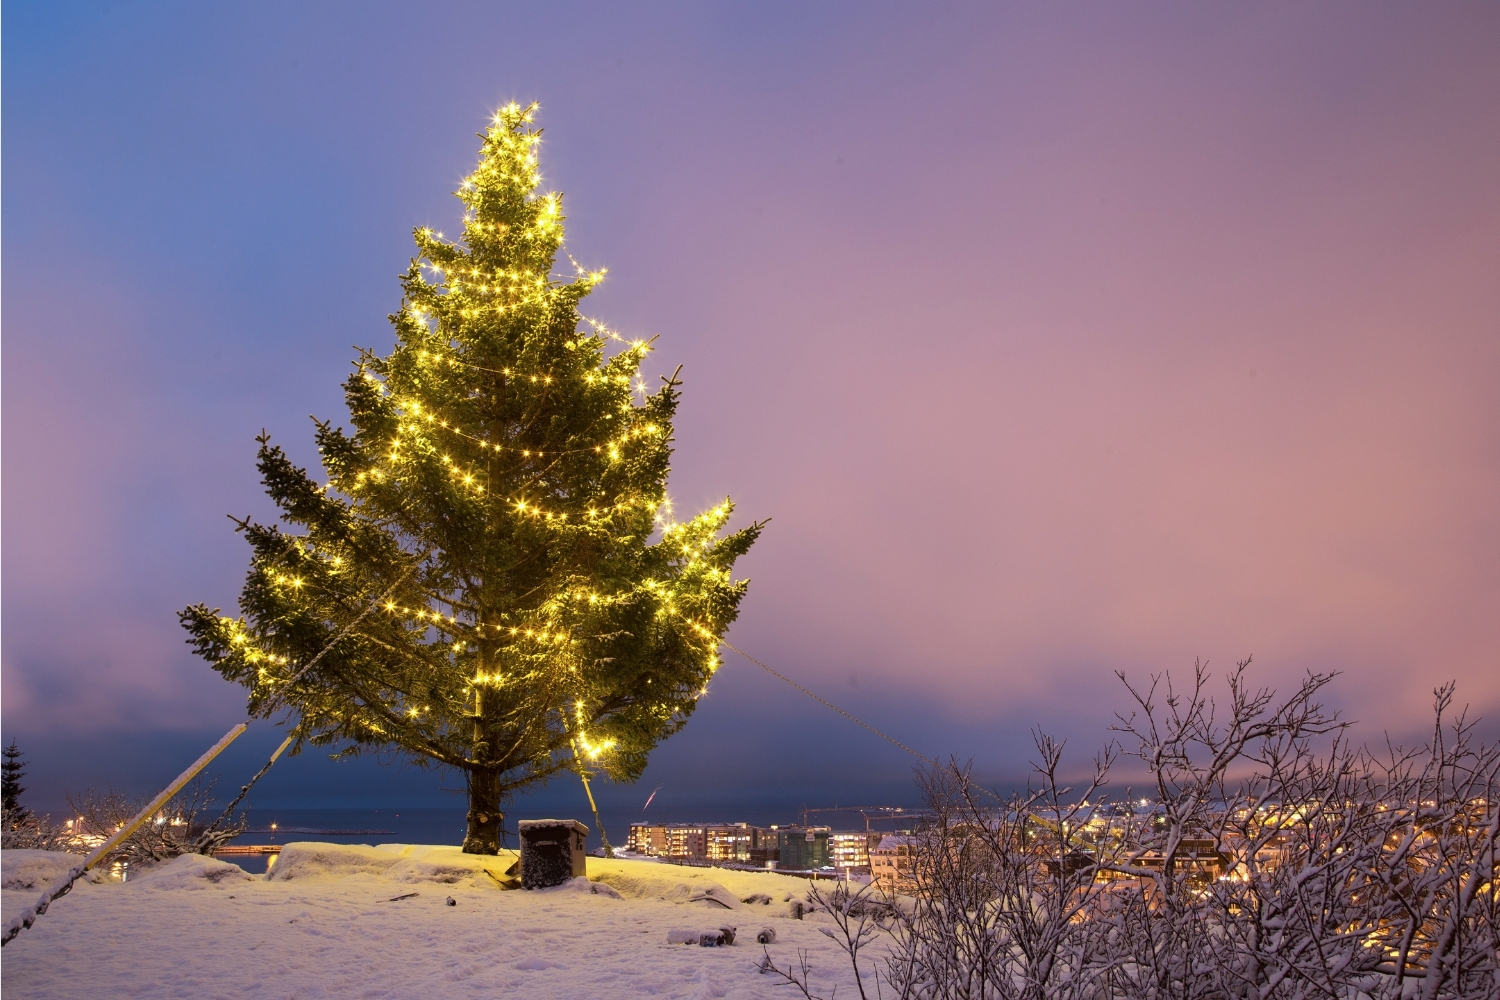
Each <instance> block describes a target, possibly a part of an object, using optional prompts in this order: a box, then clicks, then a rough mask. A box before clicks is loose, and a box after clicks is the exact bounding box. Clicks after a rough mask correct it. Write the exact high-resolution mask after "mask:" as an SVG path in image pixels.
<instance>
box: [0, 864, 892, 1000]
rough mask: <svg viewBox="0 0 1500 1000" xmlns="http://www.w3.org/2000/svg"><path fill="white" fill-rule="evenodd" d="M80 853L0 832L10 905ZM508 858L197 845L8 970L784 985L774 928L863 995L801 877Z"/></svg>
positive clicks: (4, 977) (510, 991)
mask: <svg viewBox="0 0 1500 1000" xmlns="http://www.w3.org/2000/svg"><path fill="white" fill-rule="evenodd" d="M73 860H74V859H73V857H72V856H71V855H66V854H48V853H45V852H41V851H6V852H4V855H3V858H0V861H3V869H4V872H3V885H4V891H3V893H0V898H3V916H4V919H6V920H9V919H10V918H11V917H12V916H13V915H14V914H16V913H19V912H20V911H21V909H22V908H23V907H25V906H28V905H31V904H32V903H34V902H35V901H36V897H37V895H38V894H39V893H40V891H41V890H42V889H43V888H45V886H46V885H47V883H48V882H49V881H50V880H52V879H55V878H56V877H58V875H59V874H60V873H62V872H65V871H66V870H67V868H68V866H69V865H70V864H71V863H73ZM513 860H514V856H513V855H507V854H502V855H501V856H500V857H499V858H494V857H481V856H477V855H469V854H463V853H461V852H460V851H459V849H458V848H456V847H426V846H412V845H403V844H386V845H382V846H379V847H364V846H348V845H342V844H315V843H296V844H288V845H287V846H286V848H285V850H284V851H283V853H282V855H281V858H280V860H279V861H278V862H277V863H276V865H275V867H274V868H273V869H272V872H271V875H270V877H269V878H265V877H262V876H258V875H249V874H247V873H245V872H244V871H243V870H242V869H240V868H239V867H238V866H236V865H232V864H229V863H227V862H223V861H218V860H214V859H210V858H204V857H199V856H188V857H181V858H177V859H176V860H174V861H171V862H169V863H167V864H164V865H161V866H159V867H157V868H155V869H153V870H151V871H148V872H142V873H140V874H139V875H135V876H132V877H131V878H130V879H129V881H127V882H124V883H115V882H99V883H88V882H80V883H78V884H77V885H76V886H75V887H74V889H73V891H72V892H70V893H69V894H68V895H66V896H63V897H62V898H61V899H59V900H57V901H56V902H55V903H53V904H52V907H51V909H50V910H49V911H48V912H47V913H46V914H45V915H44V916H41V917H39V918H38V919H37V922H36V925H35V926H34V927H32V928H31V929H30V930H28V931H23V932H22V933H21V936H20V937H18V938H17V939H16V940H14V941H12V942H11V943H10V944H9V945H7V946H6V948H5V951H4V953H3V960H0V988H3V990H4V992H5V994H6V996H7V997H8V998H12V997H13V998H18V1000H19V998H33V1000H43V998H48V997H56V998H67V1000H74V998H78V997H192V998H205V1000H206V998H217V997H225V998H235V997H277V998H292V997H300V998H310V997H402V998H406V997H424V998H425V997H470V996H473V997H496V996H508V997H518V998H539V1000H552V998H564V997H566V998H574V997H578V998H586V997H600V998H608V997H629V996H637V995H648V996H661V997H683V998H687V997H772V996H776V997H783V998H784V997H786V996H787V995H788V991H789V990H790V989H791V987H788V986H779V987H778V986H777V983H778V982H779V980H777V979H776V978H775V977H774V976H771V975H765V974H762V973H761V972H760V971H759V970H758V968H757V967H758V965H759V963H760V962H761V960H762V950H761V946H760V945H758V944H756V943H755V933H756V932H757V931H758V930H760V929H761V928H771V929H773V930H774V931H775V933H776V940H775V943H773V944H771V945H770V946H769V950H770V954H771V957H772V959H773V960H774V961H775V962H776V964H778V965H780V966H783V967H786V966H793V967H795V965H796V962H797V950H798V949H799V948H800V949H805V950H806V951H807V953H808V961H809V963H810V964H811V966H812V980H813V983H814V990H815V992H818V993H821V994H822V995H824V996H828V995H829V994H831V993H832V992H833V989H834V987H835V985H837V987H838V991H839V994H840V995H841V996H857V995H858V994H857V992H856V991H855V989H854V982H853V973H852V972H851V971H850V969H849V963H848V959H847V957H846V956H845V955H844V953H843V952H842V951H841V950H839V948H838V947H837V945H835V944H834V942H833V941H832V940H831V939H830V938H829V937H827V936H825V935H824V934H823V933H821V932H820V929H821V928H823V927H830V926H831V920H830V919H829V918H828V917H827V916H826V915H824V914H816V913H814V914H809V915H807V916H806V917H805V918H804V919H801V920H798V919H796V918H795V917H794V907H793V904H794V903H795V902H797V901H799V900H803V899H805V898H806V893H807V890H808V883H807V882H806V881H804V880H802V879H797V878H792V877H790V876H786V875H776V874H774V873H770V872H735V871H727V870H724V869H717V868H684V867H679V866H676V865H665V864H655V863H652V862H647V861H625V860H615V861H606V860H603V859H599V858H590V859H589V861H588V879H587V880H583V879H575V880H574V881H573V882H572V883H569V884H567V885H564V886H560V887H558V888H555V889H546V890H541V891H536V892H527V891H523V890H509V891H502V890H501V889H500V888H499V887H498V885H497V884H496V883H495V882H494V881H493V880H492V879H491V878H490V877H489V876H488V875H486V874H485V873H484V871H482V870H481V869H484V868H488V869H490V870H491V871H494V872H496V873H497V874H500V873H502V872H503V871H504V869H505V868H507V867H509V865H510V864H511V863H512V861H513ZM409 893H415V895H411V896H408V898H405V899H396V898H395V897H398V896H406V895H407V894H409ZM449 897H452V899H453V901H454V903H455V904H456V905H453V906H449V905H447V902H446V900H447V899H448V898H449ZM755 897H758V898H755ZM752 898H755V901H752V902H748V903H747V902H742V900H747V899H752ZM762 898H764V899H769V900H770V902H761V901H759V900H760V899H762ZM725 925H728V926H734V927H736V928H737V929H738V930H737V935H736V941H735V944H734V945H733V946H731V947H718V948H705V947H700V946H697V945H692V946H688V945H681V944H669V943H668V942H667V937H668V934H669V933H670V932H672V931H677V930H697V929H702V930H711V929H715V928H718V927H720V926H725ZM861 964H862V965H863V964H864V963H861Z"/></svg>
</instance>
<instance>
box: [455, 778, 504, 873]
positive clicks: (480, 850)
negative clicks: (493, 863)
mask: <svg viewBox="0 0 1500 1000" xmlns="http://www.w3.org/2000/svg"><path fill="white" fill-rule="evenodd" d="M466 773H467V776H468V779H469V814H468V817H467V819H468V822H469V826H468V829H467V830H466V831H465V832H464V853H465V854H495V853H498V852H499V850H500V823H501V821H502V820H504V818H505V816H504V814H502V813H501V812H500V772H499V771H486V770H479V769H475V770H471V771H468V772H466Z"/></svg>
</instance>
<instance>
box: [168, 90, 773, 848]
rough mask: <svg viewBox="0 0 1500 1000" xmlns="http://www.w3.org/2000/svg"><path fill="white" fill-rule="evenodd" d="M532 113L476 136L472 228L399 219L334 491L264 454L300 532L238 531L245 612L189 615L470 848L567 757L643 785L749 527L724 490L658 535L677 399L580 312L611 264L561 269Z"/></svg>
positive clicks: (225, 671) (284, 701)
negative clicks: (384, 310)
mask: <svg viewBox="0 0 1500 1000" xmlns="http://www.w3.org/2000/svg"><path fill="white" fill-rule="evenodd" d="M534 110H535V105H533V106H532V107H529V108H521V107H519V106H516V105H510V106H508V107H506V108H505V109H503V110H502V111H501V112H500V113H499V114H498V115H496V117H495V121H494V124H493V126H492V127H491V128H489V129H488V130H487V132H485V133H483V134H482V135H481V137H480V138H481V139H482V140H483V144H482V149H481V154H480V161H479V167H478V169H477V170H476V171H475V172H474V173H473V174H472V175H470V176H469V177H468V178H467V179H466V180H465V181H464V182H463V184H462V186H461V187H460V189H459V191H458V192H457V196H458V197H459V199H460V200H461V201H462V202H463V204H464V207H465V213H464V228H463V235H462V236H461V237H460V238H459V239H458V240H457V241H450V240H446V239H444V238H443V236H442V234H440V233H435V232H432V231H431V230H428V229H418V230H417V231H416V234H415V236H416V244H417V249H418V256H417V257H415V258H414V259H413V260H412V263H411V267H410V268H409V270H408V271H407V272H406V274H405V276H404V278H403V280H402V284H403V288H404V292H405V295H404V299H403V302H402V307H401V310H400V312H398V313H396V314H395V315H394V316H392V317H391V320H392V323H393V324H394V326H395V331H396V346H395V349H394V350H393V351H392V353H391V354H389V355H388V356H379V355H377V354H375V353H373V352H370V351H363V352H361V356H360V358H359V360H358V362H357V365H356V371H355V372H354V373H353V374H352V375H351V376H350V378H349V379H348V381H347V382H346V383H345V385H344V391H345V398H346V401H347V405H348V407H349V412H350V419H351V421H352V423H353V428H354V429H353V432H352V433H345V431H344V430H343V428H337V429H336V428H334V427H332V426H330V424H328V423H326V422H317V424H316V440H317V444H318V448H319V451H320V454H321V459H322V464H323V467H324V470H325V472H326V475H327V482H326V483H319V482H317V481H315V480H314V479H312V478H311V477H310V476H308V474H307V473H306V472H305V471H304V470H303V469H300V468H297V467H296V466H295V465H293V463H292V462H291V461H290V460H289V459H288V458H287V456H286V455H285V453H284V452H283V451H282V450H281V448H280V447H278V446H274V445H272V444H271V442H270V440H269V439H268V438H267V437H266V436H265V435H262V436H261V437H260V438H259V439H258V440H259V442H260V450H259V460H258V466H259V469H260V472H261V476H262V479H263V482H264V484H265V489H266V492H267V494H268V495H269V496H270V497H271V499H272V500H274V501H275V503H276V504H277V506H278V507H279V508H280V510H281V512H282V519H283V520H284V521H286V522H287V523H288V524H289V525H291V526H292V527H293V530H292V531H283V530H281V529H280V528H278V527H276V526H274V525H273V526H266V525H262V524H257V523H255V522H253V521H251V520H249V519H248V518H247V519H245V520H243V521H237V522H236V523H237V524H238V526H239V530H240V531H241V532H243V533H244V534H245V536H246V537H247V539H248V541H249V543H250V546H251V553H252V554H251V566H250V571H249V574H248V577H247V579H246V582H245V587H244V590H243V593H242V595H241V598H240V612H241V616H242V617H238V618H231V617H225V616H222V615H220V614H219V613H218V611H217V609H216V610H214V611H210V610H209V609H208V608H207V607H206V606H205V605H201V604H200V605H196V606H193V607H189V608H187V609H185V610H184V611H183V612H182V614H181V618H182V622H183V625H184V627H185V628H186V629H187V630H188V631H189V633H190V634H191V637H190V638H189V640H188V641H189V642H190V643H191V644H192V645H193V646H194V647H195V649H196V651H197V652H198V654H199V655H201V656H203V657H204V658H205V659H207V660H208V661H209V662H210V663H211V664H212V665H213V667H214V669H215V670H217V671H218V672H219V673H220V674H221V675H223V676H224V677H225V678H226V679H229V680H232V681H235V682H237V683H240V684H243V685H244V686H245V687H247V688H248V689H249V691H250V694H249V706H250V711H251V712H252V714H255V715H259V716H267V715H272V714H275V713H276V712H278V711H280V709H281V708H282V707H291V708H294V709H295V710H296V711H297V712H298V713H299V714H300V716H301V721H300V722H299V724H298V725H299V729H298V733H299V736H300V737H301V740H302V741H306V742H309V743H311V744H313V745H317V746H327V745H333V744H343V745H344V746H345V749H344V750H343V753H357V752H361V751H368V750H392V749H394V750H397V751H400V752H401V753H403V754H406V755H409V756H410V757H412V758H414V759H416V760H418V761H420V762H428V763H435V764H437V765H446V766H448V767H453V768H459V769H461V770H463V772H464V773H465V775H466V778H467V784H468V791H469V812H468V829H467V834H466V836H465V839H464V850H465V851H468V852H471V853H494V852H495V850H496V849H497V846H498V835H499V830H500V825H501V819H502V817H501V812H500V803H501V801H502V797H503V796H504V795H506V794H507V793H509V792H510V791H512V790H515V789H518V788H521V787H523V786H526V785H530V784H532V783H535V782H539V781H544V780H546V779H547V778H549V777H550V776H552V775H554V774H556V773H557V772H559V771H560V770H564V769H568V770H581V769H582V768H583V767H584V766H585V761H587V763H588V765H589V766H592V767H597V768H599V769H600V770H602V771H603V772H604V773H605V774H606V775H607V776H608V777H610V778H611V779H613V780H616V781H631V780H634V779H635V778H637V777H638V776H639V775H640V774H641V772H642V770H643V769H644V768H645V766H646V760H647V754H648V753H649V751H650V750H651V749H652V748H653V747H654V746H655V745H656V743H657V742H658V741H660V740H661V739H664V738H666V737H667V736H668V735H670V734H671V733H673V732H676V731H677V730H678V729H679V728H681V726H682V725H683V724H684V722H685V721H686V719H687V717H688V715H689V714H690V713H691V712H692V710H693V708H694V706H695V704H696V702H697V699H698V698H699V697H700V696H701V695H702V694H703V692H704V690H705V686H706V685H707V683H708V680H709V678H710V677H712V675H713V673H714V670H715V669H716V667H717V666H718V664H719V660H718V658H717V648H718V643H719V639H720V638H721V637H722V636H723V634H724V632H725V631H726V629H727V628H728V627H729V625H730V623H731V622H733V621H734V618H735V615H736V613H737V609H738V607H739V603H740V600H741V599H742V598H743V596H744V594H745V588H746V582H745V581H735V580H733V579H732V578H731V575H730V574H731V570H732V568H733V566H734V562H735V560H736V559H737V558H738V557H739V556H740V555H741V554H743V553H744V552H745V551H746V550H747V549H749V547H750V545H751V544H752V543H753V542H754V541H755V539H756V537H757V535H758V534H759V532H760V530H761V525H760V524H753V525H751V526H750V527H748V528H745V529H742V530H740V531H737V532H734V533H731V534H727V535H724V534H721V531H722V529H723V528H724V526H725V524H726V522H727V521H728V519H729V516H730V513H731V511H732V510H733V507H732V505H731V503H730V502H729V501H728V500H726V501H725V502H723V503H721V504H719V505H718V506H716V507H714V508H713V509H711V510H709V511H707V512H705V513H703V514H700V515H698V516H697V517H694V518H693V519H691V520H689V521H685V522H677V521H675V520H674V519H673V517H672V514H671V504H670V501H669V500H668V499H667V494H666V485H667V473H668V466H669V461H670V457H671V441H672V418H673V415H674V413H675V412H676V408H677V402H678V387H679V383H678V381H677V380H676V377H675V376H674V377H672V378H670V379H663V380H662V381H663V384H662V385H661V386H660V387H659V388H658V389H657V390H655V391H654V392H649V393H648V392H647V390H646V387H645V385H644V383H642V382H641V380H640V366H641V363H642V361H643V359H644V358H645V357H646V355H647V353H648V352H649V350H650V347H649V345H648V344H645V343H642V342H640V341H635V342H633V343H629V344H626V343H624V342H623V341H619V338H617V337H615V335H614V334H612V333H610V332H609V331H608V330H606V329H605V328H603V327H602V326H600V325H598V324H594V323H592V322H591V321H587V320H584V319H583V318H582V317H581V316H580V315H579V312H578V303H579V301H580V300H581V299H582V298H583V297H584V296H585V295H587V294H588V293H589V291H590V290H592V289H593V287H594V286H595V285H596V284H597V283H598V282H599V281H600V280H601V279H602V278H603V272H602V271H599V272H585V271H583V270H582V269H579V271H578V273H577V274H576V275H575V276H573V277H572V278H571V279H570V280H560V279H558V278H555V277H553V275H552V268H553V265H554V261H555V258H556V255H557V252H558V250H559V248H560V247H561V245H562V238H563V227H562V222H563V215H562V203H561V199H560V198H559V196H558V195H555V194H539V193H538V192H537V186H538V183H539V177H538V174H537V153H536V150H537V143H538V141H539V139H540V134H541V133H540V130H538V129H535V128H533V127H532V121H533V112H534ZM612 347H613V348H615V349H614V350H613V352H612V351H611V348H612ZM376 605H378V608H379V610H378V612H377V613H376V614H374V615H368V611H369V609H370V608H371V607H372V606H376ZM362 614H365V615H367V617H365V618H363V619H361V618H360V616H361V615H362ZM346 629H347V630H348V634H347V635H345V636H344V638H342V639H340V640H339V641H338V642H336V643H334V644H333V645H332V646H331V647H330V648H327V652H326V653H325V654H324V655H323V657H322V659H320V660H318V661H317V663H316V665H315V666H313V668H312V669H311V670H310V671H308V672H307V673H306V674H305V675H304V676H302V677H301V678H300V679H299V680H296V682H295V684H291V683H290V682H291V681H292V680H293V679H294V678H295V677H296V675H297V674H298V672H299V671H300V670H302V669H303V667H304V666H306V665H308V664H310V663H312V661H313V658H314V657H316V656H317V655H318V654H319V653H320V651H323V650H324V649H325V647H329V643H330V641H331V640H333V639H334V638H335V637H336V636H338V635H340V633H341V632H343V631H344V630H346ZM300 745H301V744H300V742H299V747H300Z"/></svg>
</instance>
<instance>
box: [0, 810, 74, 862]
mask: <svg viewBox="0 0 1500 1000" xmlns="http://www.w3.org/2000/svg"><path fill="white" fill-rule="evenodd" d="M0 848H3V849H4V850H7V851H75V852H76V851H77V850H78V847H77V845H76V844H75V843H74V837H73V834H72V832H71V831H69V830H67V829H66V828H63V829H59V828H58V827H55V826H53V825H52V818H51V817H50V816H38V815H36V814H35V813H33V812H32V811H31V810H29V809H0Z"/></svg>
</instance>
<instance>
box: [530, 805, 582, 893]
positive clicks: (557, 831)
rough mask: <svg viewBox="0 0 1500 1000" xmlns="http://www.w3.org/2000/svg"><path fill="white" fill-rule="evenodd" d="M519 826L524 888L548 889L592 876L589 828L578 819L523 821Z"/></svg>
mask: <svg viewBox="0 0 1500 1000" xmlns="http://www.w3.org/2000/svg"><path fill="white" fill-rule="evenodd" d="M516 827H517V829H518V830H519V831H520V834H521V888H522V889H546V888H547V887H549V886H554V885H562V884H563V883H564V882H566V881H567V880H568V879H570V878H576V877H578V876H579V875H587V874H588V870H587V868H586V867H585V865H586V862H585V857H586V855H585V854H584V852H583V847H584V841H585V840H587V839H588V835H589V828H588V827H586V826H584V825H583V824H582V823H580V822H578V821H577V820H576V819H523V820H521V822H519V823H517V824H516Z"/></svg>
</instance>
